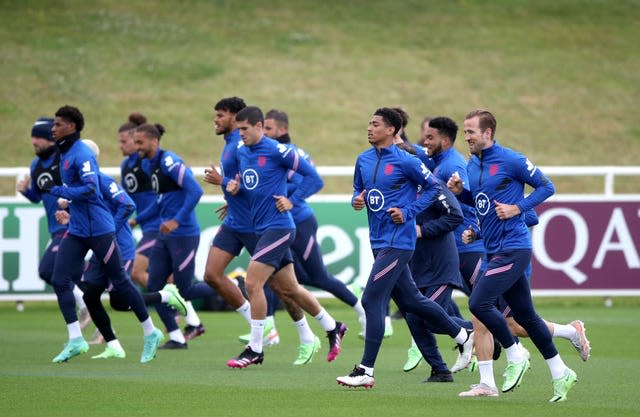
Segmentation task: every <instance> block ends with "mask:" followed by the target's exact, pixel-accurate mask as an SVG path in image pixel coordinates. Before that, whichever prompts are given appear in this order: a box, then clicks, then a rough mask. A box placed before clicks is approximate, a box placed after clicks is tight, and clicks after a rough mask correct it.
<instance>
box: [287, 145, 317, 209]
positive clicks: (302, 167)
mask: <svg viewBox="0 0 640 417" xmlns="http://www.w3.org/2000/svg"><path fill="white" fill-rule="evenodd" d="M278 152H279V154H280V156H281V161H282V162H283V164H284V166H286V167H287V168H289V169H290V170H292V171H295V172H296V173H297V174H299V175H300V176H301V177H302V178H301V181H300V183H299V184H298V186H297V187H296V190H295V191H294V192H293V193H292V194H291V196H290V197H289V200H290V201H291V203H292V204H293V205H294V206H295V205H299V204H301V203H302V202H304V200H305V199H307V198H308V197H310V196H312V195H313V194H315V193H317V192H318V191H320V190H321V189H322V187H323V186H324V182H323V181H322V178H320V175H319V174H318V171H317V170H316V169H315V168H314V167H313V166H312V165H311V164H310V163H309V162H307V160H306V159H304V158H301V157H300V155H299V154H298V152H296V150H295V149H294V148H292V147H286V146H284V145H283V144H280V145H278Z"/></svg>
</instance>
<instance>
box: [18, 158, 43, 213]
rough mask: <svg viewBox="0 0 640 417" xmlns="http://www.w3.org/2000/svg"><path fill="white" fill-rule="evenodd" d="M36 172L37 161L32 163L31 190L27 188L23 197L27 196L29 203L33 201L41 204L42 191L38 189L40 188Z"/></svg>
mask: <svg viewBox="0 0 640 417" xmlns="http://www.w3.org/2000/svg"><path fill="white" fill-rule="evenodd" d="M34 171H35V161H34V162H32V163H31V172H30V174H31V181H30V183H31V184H30V185H29V188H27V189H26V190H25V191H24V192H23V193H21V194H22V195H23V196H25V197H26V198H27V199H28V200H29V201H31V202H32V203H39V202H40V201H42V194H41V193H40V190H39V189H38V186H37V185H36V178H35V177H34Z"/></svg>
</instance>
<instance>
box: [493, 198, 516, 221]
mask: <svg viewBox="0 0 640 417" xmlns="http://www.w3.org/2000/svg"><path fill="white" fill-rule="evenodd" d="M493 204H494V205H495V206H496V216H498V218H499V219H500V220H508V219H510V218H512V217H514V216H517V215H518V214H520V207H518V206H516V205H515V204H502V203H499V202H497V201H496V200H493Z"/></svg>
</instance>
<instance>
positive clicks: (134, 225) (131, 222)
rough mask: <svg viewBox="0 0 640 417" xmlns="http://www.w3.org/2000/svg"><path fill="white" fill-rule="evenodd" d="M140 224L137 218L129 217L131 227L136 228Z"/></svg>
mask: <svg viewBox="0 0 640 417" xmlns="http://www.w3.org/2000/svg"><path fill="white" fill-rule="evenodd" d="M137 225H138V222H137V221H136V219H129V227H131V228H134V227H136V226H137Z"/></svg>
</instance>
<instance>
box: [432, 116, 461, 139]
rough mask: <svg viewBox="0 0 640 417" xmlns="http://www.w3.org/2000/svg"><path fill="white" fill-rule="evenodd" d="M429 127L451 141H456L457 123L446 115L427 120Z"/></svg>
mask: <svg viewBox="0 0 640 417" xmlns="http://www.w3.org/2000/svg"><path fill="white" fill-rule="evenodd" d="M429 127H431V128H433V129H435V130H437V131H438V133H440V134H441V135H443V136H446V137H448V138H449V139H451V143H454V142H455V141H456V135H457V134H458V125H457V124H456V122H454V121H453V120H452V119H450V118H448V117H442V116H440V117H434V118H433V119H431V120H429Z"/></svg>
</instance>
